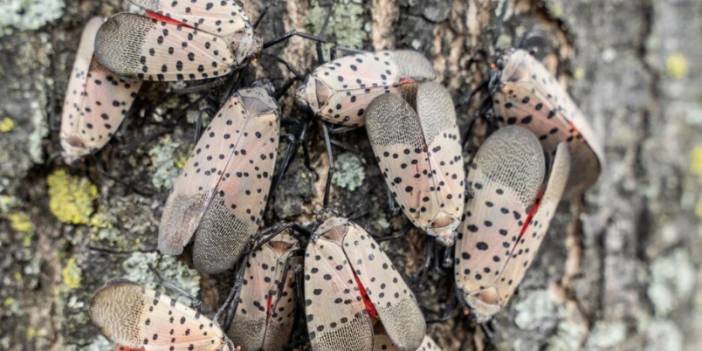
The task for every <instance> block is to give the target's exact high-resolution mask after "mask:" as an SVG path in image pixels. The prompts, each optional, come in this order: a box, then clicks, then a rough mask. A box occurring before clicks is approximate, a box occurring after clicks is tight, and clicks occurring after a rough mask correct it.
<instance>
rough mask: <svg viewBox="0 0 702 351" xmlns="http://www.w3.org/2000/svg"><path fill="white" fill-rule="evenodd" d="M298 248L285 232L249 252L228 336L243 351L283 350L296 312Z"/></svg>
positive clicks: (295, 240) (293, 239) (295, 241)
mask: <svg viewBox="0 0 702 351" xmlns="http://www.w3.org/2000/svg"><path fill="white" fill-rule="evenodd" d="M299 249H300V245H299V243H298V241H297V239H295V238H294V237H293V236H291V235H290V234H288V233H287V232H282V233H280V234H278V236H277V237H275V238H274V239H272V240H270V241H269V242H267V243H266V244H264V245H262V246H261V247H260V248H259V249H258V250H256V251H254V252H252V253H251V254H250V255H249V257H248V260H247V262H246V268H245V271H244V277H243V279H244V280H243V285H242V290H241V293H240V295H239V301H238V304H237V307H236V311H235V315H234V319H233V323H232V325H231V327H230V329H229V331H228V335H229V337H230V338H231V340H232V341H233V342H234V343H235V344H236V345H241V346H242V347H243V350H282V349H283V348H284V346H285V345H286V344H287V343H288V341H289V339H290V334H291V332H292V328H293V322H294V318H295V311H296V308H295V307H296V296H297V294H296V291H295V287H296V285H295V275H296V274H295V271H294V267H293V266H294V265H295V264H300V263H301V262H300V261H301V260H299V258H301V257H300V256H297V255H296V251H297V250H299Z"/></svg>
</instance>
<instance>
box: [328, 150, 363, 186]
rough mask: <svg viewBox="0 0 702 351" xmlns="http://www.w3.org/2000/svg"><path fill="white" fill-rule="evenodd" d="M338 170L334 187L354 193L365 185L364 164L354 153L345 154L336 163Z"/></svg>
mask: <svg viewBox="0 0 702 351" xmlns="http://www.w3.org/2000/svg"><path fill="white" fill-rule="evenodd" d="M334 168H336V170H335V172H334V175H333V176H332V183H334V185H336V186H339V187H342V188H345V189H347V190H349V191H354V190H356V189H358V188H359V187H360V186H361V185H363V179H365V178H366V172H365V170H364V165H363V162H361V159H359V158H358V157H357V156H356V155H354V154H352V153H348V152H347V153H343V154H341V155H339V156H338V158H337V159H336V161H335V162H334Z"/></svg>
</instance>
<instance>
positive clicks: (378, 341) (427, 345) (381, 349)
mask: <svg viewBox="0 0 702 351" xmlns="http://www.w3.org/2000/svg"><path fill="white" fill-rule="evenodd" d="M397 350H398V348H397V346H395V344H393V342H392V340H390V338H388V336H387V335H385V334H376V335H375V337H374V340H373V351H397ZM416 351H441V348H440V347H439V345H437V344H436V342H434V340H432V338H430V337H429V336H424V339H423V340H422V344H421V345H420V346H419V348H418V349H417V350H416Z"/></svg>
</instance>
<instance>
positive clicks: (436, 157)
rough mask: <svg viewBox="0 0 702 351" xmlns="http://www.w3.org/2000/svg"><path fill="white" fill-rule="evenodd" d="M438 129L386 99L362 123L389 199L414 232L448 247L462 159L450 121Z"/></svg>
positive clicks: (456, 215)
mask: <svg viewBox="0 0 702 351" xmlns="http://www.w3.org/2000/svg"><path fill="white" fill-rule="evenodd" d="M449 100H450V98H449ZM452 107H453V105H451V108H452ZM423 113H424V110H423ZM425 115H428V114H425ZM425 119H427V120H431V122H436V121H437V120H436V119H431V118H425ZM440 121H442V122H443V121H445V120H444V119H441V120H440ZM425 124H426V125H425ZM441 127H442V124H441V123H430V122H427V123H424V124H423V119H422V118H420V116H418V115H417V113H416V112H415V110H414V109H413V108H412V107H411V106H410V105H409V103H407V102H406V101H405V100H403V99H402V98H401V97H399V96H397V95H391V94H386V95H383V96H380V97H378V98H376V99H375V100H374V101H373V103H372V104H371V105H370V106H369V112H368V116H367V120H366V131H367V132H368V138H369V140H370V143H371V146H372V147H373V152H374V154H375V156H376V160H377V161H378V164H379V166H380V170H381V172H382V174H383V177H384V178H385V181H386V183H387V184H388V186H389V187H390V190H391V193H392V196H393V198H394V199H395V200H396V201H397V203H398V204H399V206H400V208H401V209H402V210H403V212H404V213H405V215H406V216H407V217H408V218H409V219H410V220H411V221H412V223H413V224H414V225H415V226H417V227H419V228H421V229H422V230H424V231H426V232H427V233H429V234H431V235H436V236H437V238H439V239H440V241H441V242H443V243H444V244H446V245H451V244H452V243H453V236H454V230H455V228H456V227H457V226H458V224H459V221H460V214H461V211H462V209H463V185H462V184H463V178H464V176H463V174H464V173H463V171H462V156H461V154H460V152H458V153H457V152H456V151H457V150H456V149H457V147H456V145H455V144H457V143H458V135H457V131H455V130H454V128H455V119H454V122H453V124H450V123H446V124H444V125H443V128H441ZM439 128H441V129H439ZM454 132H455V133H456V134H454ZM430 146H431V149H430V148H429V147H430ZM458 148H460V145H459V146H458ZM442 162H443V163H442Z"/></svg>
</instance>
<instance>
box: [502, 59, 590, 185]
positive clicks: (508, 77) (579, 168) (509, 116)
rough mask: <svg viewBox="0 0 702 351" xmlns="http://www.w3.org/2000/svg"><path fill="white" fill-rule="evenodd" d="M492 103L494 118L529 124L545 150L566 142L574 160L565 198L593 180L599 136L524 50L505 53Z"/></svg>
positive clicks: (505, 122) (556, 83)
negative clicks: (497, 87)
mask: <svg viewBox="0 0 702 351" xmlns="http://www.w3.org/2000/svg"><path fill="white" fill-rule="evenodd" d="M494 106H495V109H496V111H497V113H498V115H499V117H498V123H499V124H501V125H503V126H504V125H521V126H523V127H525V128H528V129H529V130H531V131H532V132H534V134H536V136H537V137H538V138H539V140H540V141H541V143H542V145H543V146H544V149H545V150H546V151H547V152H548V153H549V154H551V155H553V154H554V153H555V151H556V147H557V146H558V144H559V143H561V142H566V143H567V144H568V147H569V149H570V154H571V157H572V161H573V162H572V167H571V175H570V177H569V184H568V186H567V187H566V189H567V191H566V196H565V197H566V198H571V197H572V196H573V195H576V194H581V193H582V192H584V191H585V190H587V188H589V187H590V186H591V185H592V184H594V183H595V182H596V181H597V178H598V177H599V174H600V172H601V169H602V167H603V165H604V153H603V151H602V147H601V142H600V141H599V138H598V137H597V135H596V134H595V133H594V131H593V130H592V127H591V126H590V124H589V122H588V121H587V118H586V117H585V115H584V114H583V113H582V112H581V111H580V109H578V107H577V106H576V105H575V103H574V102H573V100H572V99H571V98H570V96H569V95H568V93H567V92H566V91H565V90H564V89H563V87H562V86H561V85H560V84H559V83H558V81H556V79H555V77H554V76H553V75H552V74H551V73H549V72H548V70H547V69H546V67H544V66H543V65H542V64H541V63H540V62H538V61H537V60H536V59H535V58H534V57H532V56H531V55H529V54H528V53H527V52H526V51H523V50H516V51H514V52H512V53H510V54H509V55H508V56H507V59H506V65H505V68H504V69H503V71H502V74H501V83H500V87H499V89H498V90H497V92H496V93H495V95H494Z"/></svg>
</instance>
